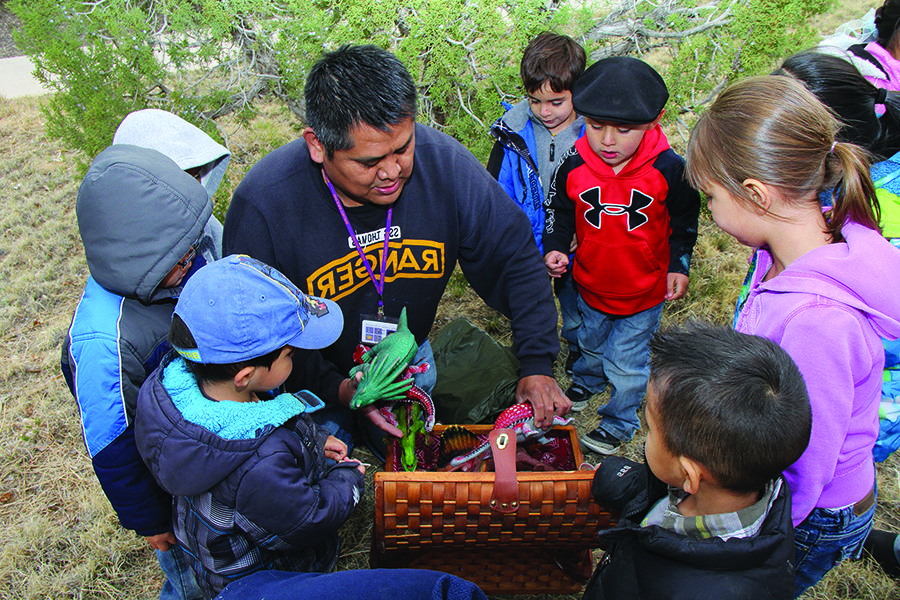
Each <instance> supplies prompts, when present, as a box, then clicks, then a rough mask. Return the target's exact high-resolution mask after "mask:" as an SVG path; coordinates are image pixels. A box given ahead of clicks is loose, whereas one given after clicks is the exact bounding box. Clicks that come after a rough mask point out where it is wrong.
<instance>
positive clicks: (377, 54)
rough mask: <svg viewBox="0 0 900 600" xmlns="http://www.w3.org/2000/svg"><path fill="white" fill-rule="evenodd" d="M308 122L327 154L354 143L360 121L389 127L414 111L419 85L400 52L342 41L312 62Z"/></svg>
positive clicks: (308, 80)
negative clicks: (405, 64)
mask: <svg viewBox="0 0 900 600" xmlns="http://www.w3.org/2000/svg"><path fill="white" fill-rule="evenodd" d="M303 95H304V98H305V101H306V123H307V124H308V125H309V127H310V128H312V130H313V131H314V132H315V134H316V137H317V138H318V139H319V141H320V142H322V145H323V146H324V147H325V152H326V153H327V154H328V156H329V157H331V156H333V155H334V153H335V152H336V151H337V150H347V149H349V148H351V147H352V140H351V138H350V130H351V129H352V128H353V127H354V126H356V125H359V124H363V125H368V126H370V127H374V128H375V129H378V130H379V131H388V130H389V129H390V128H391V127H393V126H394V125H397V124H398V123H400V122H402V121H404V120H406V119H415V117H416V86H415V84H414V83H413V80H412V77H411V76H410V74H409V71H407V70H406V67H405V66H404V65H403V63H401V62H400V61H399V60H398V59H397V57H396V56H394V55H393V54H391V53H390V52H388V51H387V50H382V49H381V48H379V47H377V46H371V45H368V46H351V45H344V46H341V47H340V48H338V49H337V50H335V51H334V52H328V53H326V54H325V55H324V56H323V57H322V58H321V59H319V61H318V62H317V63H316V64H315V65H313V67H312V69H311V70H310V72H309V76H308V77H307V78H306V88H305V89H304V91H303Z"/></svg>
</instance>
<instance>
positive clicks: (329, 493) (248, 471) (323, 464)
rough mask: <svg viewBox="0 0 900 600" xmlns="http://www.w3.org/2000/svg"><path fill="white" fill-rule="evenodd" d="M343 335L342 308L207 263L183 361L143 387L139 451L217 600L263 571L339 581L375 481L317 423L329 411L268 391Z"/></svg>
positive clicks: (303, 396)
mask: <svg viewBox="0 0 900 600" xmlns="http://www.w3.org/2000/svg"><path fill="white" fill-rule="evenodd" d="M342 327H343V316H342V314H341V310H340V308H339V307H338V306H337V305H336V304H335V303H334V302H331V301H330V300H323V299H319V298H313V297H309V296H306V295H304V294H303V293H302V292H300V290H299V289H297V288H296V287H295V286H294V285H293V284H292V283H291V282H290V281H289V280H288V279H287V278H285V277H284V276H283V275H282V274H281V273H279V272H278V271H276V270H275V269H273V268H271V267H269V266H267V265H265V264H263V263H261V262H259V261H257V260H254V259H252V258H249V257H247V256H237V255H233V256H229V257H227V258H224V259H222V260H219V261H216V262H214V263H210V264H208V265H206V266H205V267H203V268H201V269H200V270H199V271H197V273H195V274H194V275H193V277H192V278H191V279H190V281H189V282H188V284H187V285H185V287H184V290H183V291H182V294H181V296H180V298H179V300H178V304H177V305H176V307H175V314H174V316H173V319H172V326H171V328H170V330H169V341H170V342H171V343H172V346H173V347H174V348H175V352H173V353H170V355H169V356H168V357H167V358H166V359H165V360H164V361H163V363H162V364H161V365H160V367H159V368H158V369H157V370H156V371H154V372H153V374H152V375H151V376H150V377H149V378H148V379H147V381H146V382H145V383H144V385H143V386H142V387H141V391H140V393H139V395H138V411H137V419H136V425H135V437H136V439H137V444H138V450H139V451H140V453H141V456H142V458H143V459H144V462H146V463H147V465H148V467H149V468H150V472H151V473H152V474H153V476H154V478H155V479H156V481H157V482H158V483H159V485H160V486H161V487H162V488H163V489H165V490H166V491H168V492H169V493H171V494H172V495H173V496H175V508H174V512H175V516H174V521H175V523H174V527H175V537H176V538H177V539H178V543H179V545H180V546H182V547H183V548H184V549H185V551H186V552H187V554H189V556H190V558H191V566H192V568H193V570H194V572H195V573H196V575H197V579H198V581H199V583H200V587H201V589H202V591H203V594H204V596H205V597H206V598H212V597H214V596H215V595H216V594H217V593H219V592H220V591H221V590H222V588H224V587H225V585H227V584H228V583H229V582H231V581H234V580H235V579H236V578H239V577H242V576H243V575H246V574H248V573H251V572H254V571H257V570H259V569H277V570H282V571H303V572H328V571H330V570H332V569H333V568H334V565H335V563H336V561H337V559H338V555H339V553H338V549H339V541H338V537H337V529H338V527H339V526H340V525H341V524H342V523H343V522H344V521H345V520H346V519H347V518H348V517H349V516H350V514H351V513H352V512H353V510H354V508H355V507H356V504H357V503H358V502H359V498H360V496H361V495H362V492H363V487H364V483H363V473H364V468H363V466H362V465H361V464H360V463H359V462H357V461H354V460H350V459H348V458H347V447H346V445H345V444H344V443H343V442H341V441H340V440H338V439H337V438H335V437H333V436H330V435H328V433H327V432H326V431H324V430H322V429H320V428H318V427H317V426H316V425H315V423H313V421H312V420H311V419H310V417H309V413H311V412H313V411H315V410H316V409H318V408H320V407H321V406H322V401H321V400H319V398H317V397H316V396H315V395H313V394H312V393H310V392H299V393H297V394H277V395H275V394H272V393H271V391H272V390H275V389H277V388H278V387H279V386H281V384H282V383H284V381H285V380H286V379H287V377H288V376H289V375H290V373H291V369H292V366H293V363H292V360H291V355H292V354H293V351H294V349H295V348H300V349H308V350H314V349H319V348H323V347H325V346H328V345H330V344H331V343H333V342H334V341H335V340H336V339H337V338H338V336H339V335H340V333H341V329H342ZM328 459H332V460H328Z"/></svg>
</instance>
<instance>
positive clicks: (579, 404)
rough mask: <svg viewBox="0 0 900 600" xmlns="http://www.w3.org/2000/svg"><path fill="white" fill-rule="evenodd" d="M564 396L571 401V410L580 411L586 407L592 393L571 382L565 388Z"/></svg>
mask: <svg viewBox="0 0 900 600" xmlns="http://www.w3.org/2000/svg"><path fill="white" fill-rule="evenodd" d="M566 396H567V397H568V398H569V400H571V401H572V412H581V411H583V410H584V409H585V408H587V405H588V403H589V402H590V401H591V396H593V394H592V393H591V392H590V391H588V390H586V389H584V388H583V387H581V386H580V385H576V384H572V385H571V386H570V387H569V389H567V390H566Z"/></svg>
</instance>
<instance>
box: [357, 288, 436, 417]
mask: <svg viewBox="0 0 900 600" xmlns="http://www.w3.org/2000/svg"><path fill="white" fill-rule="evenodd" d="M418 348H419V345H418V344H416V336H414V335H413V334H412V332H411V331H410V330H409V327H408V326H407V324H406V307H405V306H404V307H403V310H401V311H400V322H399V323H398V325H397V331H395V332H394V333H392V334H391V335H389V336H387V337H386V338H384V339H383V340H381V341H380V342H378V343H377V344H375V345H374V346H373V347H372V349H371V350H369V351H368V352H366V353H365V354H363V356H362V364H360V365H357V366H355V367H353V369H351V370H350V376H351V377H353V376H354V375H356V373H359V372H362V374H363V376H362V379H361V380H360V382H359V387H358V388H357V389H356V393H355V394H353V399H351V400H350V408H360V407H363V406H368V405H369V404H372V403H373V402H377V401H379V400H385V401H394V400H402V399H403V398H405V397H406V393H407V392H408V391H409V388H410V387H412V384H413V380H412V379H411V378H410V379H399V377H400V375H402V374H403V372H404V371H405V370H406V369H407V367H409V364H410V363H411V362H412V359H413V358H414V357H415V356H416V352H417V350H418Z"/></svg>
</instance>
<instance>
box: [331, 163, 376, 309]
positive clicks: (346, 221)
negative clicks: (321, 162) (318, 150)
mask: <svg viewBox="0 0 900 600" xmlns="http://www.w3.org/2000/svg"><path fill="white" fill-rule="evenodd" d="M322 177H324V178H325V183H326V185H328V189H329V190H330V191H331V197H332V198H333V199H334V203H335V204H336V205H337V208H338V212H339V213H341V218H342V219H343V220H344V226H346V227H347V233H349V234H350V239H352V240H353V245H354V246H356V252H357V254H359V258H360V259H361V260H362V263H363V264H364V265H365V266H366V271H368V272H369V279H371V280H372V284H373V285H374V286H375V291H376V292H378V317H379V318H383V317H384V299H383V296H384V270H385V266H386V265H387V257H388V242H389V241H390V239H391V213H392V212H393V210H394V207H393V206H391V207H389V208H388V213H387V224H386V225H385V226H384V250H382V252H381V280H380V281H379V280H378V279H376V278H375V272H374V271H372V265H370V264H369V261H368V260H367V259H366V255H365V253H364V252H363V249H362V247H361V246H360V245H359V240H358V239H356V232H355V231H353V225H351V224H350V219H348V218H347V212H346V211H345V210H344V205H343V204H341V200H340V198H338V195H337V192H336V191H335V190H334V185H332V183H331V180H330V179H328V175H327V174H326V173H325V169H322Z"/></svg>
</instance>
